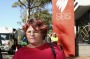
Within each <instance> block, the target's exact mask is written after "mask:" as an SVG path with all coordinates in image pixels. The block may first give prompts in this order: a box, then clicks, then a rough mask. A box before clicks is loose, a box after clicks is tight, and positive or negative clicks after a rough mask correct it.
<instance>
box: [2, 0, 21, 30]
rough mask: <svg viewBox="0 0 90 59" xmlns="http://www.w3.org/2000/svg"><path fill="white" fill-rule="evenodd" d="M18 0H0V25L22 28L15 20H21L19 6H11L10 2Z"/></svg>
mask: <svg viewBox="0 0 90 59" xmlns="http://www.w3.org/2000/svg"><path fill="white" fill-rule="evenodd" d="M16 1H18V0H0V27H12V28H16V29H18V28H22V26H21V25H20V24H18V23H17V22H21V18H20V8H12V4H13V3H14V2H16Z"/></svg>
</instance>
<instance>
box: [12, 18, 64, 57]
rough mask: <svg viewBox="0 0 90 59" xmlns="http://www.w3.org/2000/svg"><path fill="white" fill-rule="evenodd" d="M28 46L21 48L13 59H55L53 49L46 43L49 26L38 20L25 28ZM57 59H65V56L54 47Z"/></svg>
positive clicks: (32, 21)
mask: <svg viewBox="0 0 90 59" xmlns="http://www.w3.org/2000/svg"><path fill="white" fill-rule="evenodd" d="M23 30H24V32H25V35H26V37H27V40H28V45H27V46H24V47H22V48H20V49H19V50H18V51H17V52H16V53H15V55H14V57H13V59H55V57H54V55H53V53H52V51H51V47H50V45H49V44H48V43H46V42H45V41H44V39H45V37H46V35H47V26H46V25H45V24H44V23H43V22H42V21H41V20H37V19H30V20H28V21H27V23H26V24H25V25H24V26H23ZM54 49H55V53H56V59H65V56H64V54H63V53H62V51H60V50H59V48H58V47H57V46H56V45H54Z"/></svg>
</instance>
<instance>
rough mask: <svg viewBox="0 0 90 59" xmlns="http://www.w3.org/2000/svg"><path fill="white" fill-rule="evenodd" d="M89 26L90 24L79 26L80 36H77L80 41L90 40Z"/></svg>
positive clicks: (86, 41)
mask: <svg viewBox="0 0 90 59" xmlns="http://www.w3.org/2000/svg"><path fill="white" fill-rule="evenodd" d="M89 26H90V25H85V26H81V27H79V30H78V37H77V41H78V43H88V41H89V40H90V37H89V35H90V34H89V31H88V27H89Z"/></svg>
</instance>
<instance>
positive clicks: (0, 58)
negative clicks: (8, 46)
mask: <svg viewBox="0 0 90 59" xmlns="http://www.w3.org/2000/svg"><path fill="white" fill-rule="evenodd" d="M0 59H3V57H2V53H1V48H0Z"/></svg>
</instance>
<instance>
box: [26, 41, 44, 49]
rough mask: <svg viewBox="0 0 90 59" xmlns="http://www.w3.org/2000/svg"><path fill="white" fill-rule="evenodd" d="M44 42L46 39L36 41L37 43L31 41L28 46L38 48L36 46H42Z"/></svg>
mask: <svg viewBox="0 0 90 59" xmlns="http://www.w3.org/2000/svg"><path fill="white" fill-rule="evenodd" d="M44 43H45V42H44V41H41V42H39V43H35V44H31V43H29V44H28V45H27V47H30V48H36V47H39V46H42V45H43V44H44Z"/></svg>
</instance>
